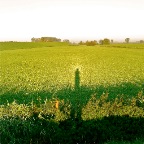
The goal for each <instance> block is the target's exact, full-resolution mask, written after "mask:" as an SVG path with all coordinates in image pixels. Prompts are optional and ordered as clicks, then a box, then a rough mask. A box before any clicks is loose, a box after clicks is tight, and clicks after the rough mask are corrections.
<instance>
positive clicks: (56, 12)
mask: <svg viewBox="0 0 144 144" xmlns="http://www.w3.org/2000/svg"><path fill="white" fill-rule="evenodd" d="M42 36H54V37H57V38H61V39H70V40H91V39H95V40H99V39H102V38H110V39H114V40H124V39H125V38H126V37H129V38H131V40H134V39H137V40H138V39H144V0H0V41H4V40H17V41H30V39H31V38H32V37H42Z"/></svg>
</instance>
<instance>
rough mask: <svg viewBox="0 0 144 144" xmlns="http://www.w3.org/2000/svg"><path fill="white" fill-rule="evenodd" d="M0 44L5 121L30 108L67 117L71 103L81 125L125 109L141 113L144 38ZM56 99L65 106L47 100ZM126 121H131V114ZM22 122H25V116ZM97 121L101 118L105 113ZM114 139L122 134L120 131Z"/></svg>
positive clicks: (127, 112) (143, 114)
mask: <svg viewBox="0 0 144 144" xmlns="http://www.w3.org/2000/svg"><path fill="white" fill-rule="evenodd" d="M0 50H1V51H0V67H1V68H0V73H1V74H0V77H1V78H0V80H1V83H0V105H1V107H0V110H1V114H0V118H1V119H2V123H3V124H5V123H6V122H7V119H8V121H9V118H11V117H12V118H15V117H19V118H20V119H27V118H30V117H31V116H33V112H36V113H37V114H38V115H39V116H41V117H42V115H49V114H51V113H54V115H56V117H55V118H54V120H55V121H57V122H59V121H66V120H67V119H69V117H70V115H71V112H72V109H74V113H75V114H74V115H79V114H80V117H81V119H82V120H83V121H84V125H87V124H89V123H92V124H93V121H90V122H89V120H96V119H103V118H104V117H105V116H107V117H108V116H109V117H110V118H111V116H121V117H122V116H124V117H125V116H126V115H128V116H129V117H131V118H133V117H134V118H139V117H141V118H142V120H143V119H144V111H143V110H144V109H143V106H144V99H143V92H144V44H111V45H96V46H84V45H83V46H80V45H79V46H78V45H69V44H67V43H52V42H51V43H26V42H25V43H17V42H13V43H8V42H7V43H0ZM76 69H79V71H80V89H79V91H78V92H76V91H75V89H74V87H75V83H74V79H75V71H76ZM121 98H122V99H123V100H124V102H122V100H121ZM56 100H58V101H59V102H60V104H61V105H62V106H61V107H64V110H63V109H62V110H58V111H56V110H55V109H54V108H53V106H51V105H54V103H55V101H56ZM137 102H139V105H137ZM115 104H116V105H117V108H115V107H114V105H115ZM77 105H78V106H77ZM96 106H98V107H96ZM34 107H35V109H36V110H34ZM65 111H66V113H64V112H65ZM76 111H78V112H76ZM74 115H73V117H75V116H74ZM76 117H77V116H76ZM5 118H6V120H5ZM118 119H121V118H118ZM124 119H125V118H124ZM114 120H116V121H117V118H116V119H114ZM126 120H127V118H126ZM121 121H123V119H122V120H121ZM128 121H129V122H128V123H129V124H130V121H131V122H132V121H133V119H132V120H129V119H128ZM134 122H137V119H136V120H134ZM11 123H12V124H13V125H14V126H15V123H17V119H16V120H15V119H14V120H13V119H12V121H11ZM22 123H23V125H24V126H25V125H27V126H28V122H22ZM98 123H100V122H98ZM101 123H103V124H105V119H104V120H102V122H101ZM134 125H135V124H134ZM30 127H31V126H30V125H29V128H30ZM104 127H107V125H105V126H104ZM142 127H144V125H142ZM40 129H41V128H40ZM56 129H57V127H56ZM71 130H72V129H71ZM5 131H6V130H5ZM5 131H4V132H5ZM14 131H15V130H14ZM74 131H75V129H74ZM142 132H143V131H142ZM108 133H109V132H108ZM119 135H120V136H121V135H122V134H121V133H120V134H119ZM142 136H143V135H142ZM5 137H6V136H5ZM102 138H103V137H102ZM138 138H139V137H138ZM53 139H55V138H53ZM106 139H107V140H108V141H109V140H115V138H111V137H110V138H109V137H108V138H106ZM116 139H117V140H125V138H123V139H122V138H119V137H118V136H117V138H116ZM128 140H129V139H128ZM105 141H106V140H105ZM137 141H138V140H137ZM35 142H36V141H34V142H33V143H35ZM140 142H141V141H140Z"/></svg>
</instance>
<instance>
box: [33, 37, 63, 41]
mask: <svg viewBox="0 0 144 144" xmlns="http://www.w3.org/2000/svg"><path fill="white" fill-rule="evenodd" d="M31 41H32V42H61V39H59V38H56V37H41V38H34V37H33V38H31Z"/></svg>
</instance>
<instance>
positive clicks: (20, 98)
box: [0, 70, 144, 144]
mask: <svg viewBox="0 0 144 144" xmlns="http://www.w3.org/2000/svg"><path fill="white" fill-rule="evenodd" d="M143 90H144V89H143V85H142V84H141V85H140V84H139V85H138V84H133V83H121V84H119V85H115V86H107V87H104V86H97V87H88V86H80V77H79V72H78V70H77V71H76V73H75V88H74V89H72V88H71V87H66V88H63V89H61V90H58V91H56V92H55V91H52V92H50V91H38V92H31V93H29V92H27V91H20V92H16V89H14V90H12V91H9V92H6V93H3V94H2V95H1V96H0V104H1V105H7V103H12V102H13V101H15V102H16V103H17V104H27V105H31V102H33V103H35V104H36V105H37V106H39V105H41V104H42V103H44V102H45V100H46V99H49V100H51V99H53V98H54V99H56V100H58V101H61V100H63V101H65V103H70V116H69V118H68V119H64V120H59V121H56V120H55V119H54V117H53V116H52V115H43V118H40V117H39V113H33V115H32V116H31V117H27V118H26V119H20V118H17V117H12V118H11V117H9V118H5V119H4V118H3V119H1V120H0V123H1V124H0V125H1V132H0V135H1V142H0V143H1V144H5V143H33V144H35V143H39V144H64V143H67V144H75V143H86V144H92V143H104V142H108V141H134V140H136V139H138V138H139V139H141V138H143V137H144V118H143V117H137V118H135V117H129V116H128V115H127V116H126V115H123V116H114V115H109V116H108V117H103V118H101V119H91V120H83V119H82V109H83V108H84V107H85V106H86V105H87V103H88V102H89V100H90V99H91V97H92V95H94V94H96V95H97V97H100V96H101V95H102V94H103V93H109V98H108V100H110V101H111V100H114V99H115V98H116V97H118V96H121V95H124V98H131V97H132V96H136V95H137V94H138V93H139V92H140V91H143ZM61 110H62V111H64V110H63V109H61Z"/></svg>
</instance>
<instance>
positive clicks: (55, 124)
mask: <svg viewBox="0 0 144 144" xmlns="http://www.w3.org/2000/svg"><path fill="white" fill-rule="evenodd" d="M71 94H73V96H74V95H75V100H74V101H68V100H67V101H66V100H59V99H53V100H45V102H44V103H41V102H40V99H39V103H37V104H34V103H33V102H32V103H31V104H30V105H25V104H20V105H19V104H17V103H16V102H13V103H12V104H9V103H7V105H3V106H1V108H0V111H1V115H0V117H1V120H0V123H1V143H52V144H53V143H54V144H57V143H62V144H63V143H69V144H72V143H112V141H114V143H118V142H120V141H121V143H122V142H123V143H133V142H135V141H136V142H137V141H138V142H143V139H142V138H143V137H144V96H143V95H142V93H139V94H138V96H137V97H136V98H135V97H134V98H132V99H127V100H126V99H123V98H122V97H120V98H116V99H114V100H113V101H109V100H108V94H103V95H102V96H101V97H100V98H97V97H96V95H92V96H91V99H90V100H89V101H88V102H87V104H85V101H83V100H82V99H80V98H79V96H80V95H79V94H78V93H75V92H74V93H71ZM57 101H58V102H59V105H58V107H56V102H57Z"/></svg>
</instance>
